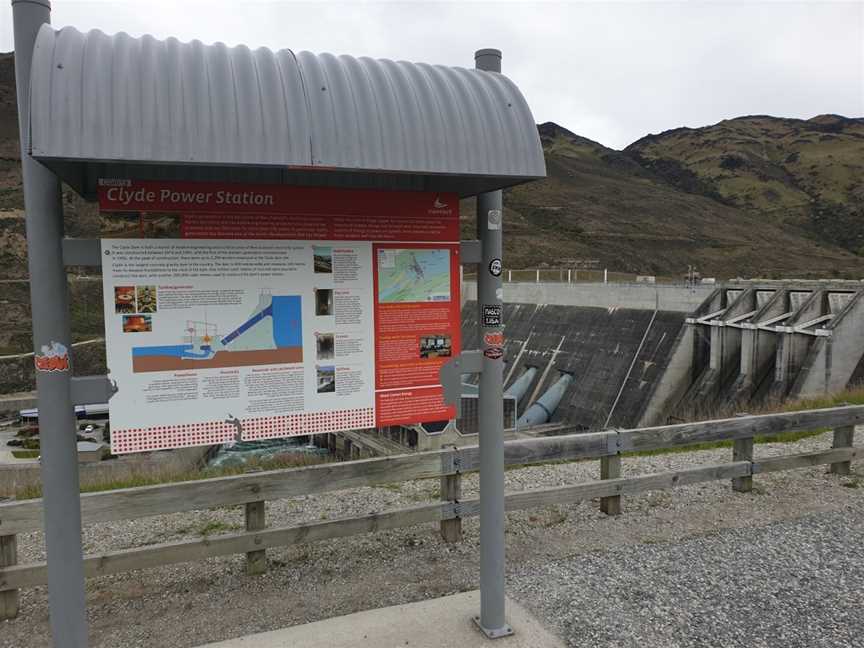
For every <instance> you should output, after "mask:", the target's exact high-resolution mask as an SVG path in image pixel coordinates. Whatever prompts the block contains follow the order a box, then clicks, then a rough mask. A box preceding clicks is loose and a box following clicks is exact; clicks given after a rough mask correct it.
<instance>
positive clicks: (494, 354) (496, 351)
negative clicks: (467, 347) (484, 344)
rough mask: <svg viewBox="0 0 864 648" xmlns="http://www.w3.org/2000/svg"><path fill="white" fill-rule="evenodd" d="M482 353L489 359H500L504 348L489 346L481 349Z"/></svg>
mask: <svg viewBox="0 0 864 648" xmlns="http://www.w3.org/2000/svg"><path fill="white" fill-rule="evenodd" d="M483 355H484V356H486V357H487V358H489V359H490V360H500V359H501V358H503V357H504V349H502V348H501V347H489V348H488V349H484V350H483Z"/></svg>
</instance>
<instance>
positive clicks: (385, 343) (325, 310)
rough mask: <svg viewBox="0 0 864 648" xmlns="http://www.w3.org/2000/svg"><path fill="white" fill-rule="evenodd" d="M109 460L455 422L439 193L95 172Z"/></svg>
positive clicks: (450, 269)
mask: <svg viewBox="0 0 864 648" xmlns="http://www.w3.org/2000/svg"><path fill="white" fill-rule="evenodd" d="M99 204H100V209H101V211H102V214H103V239H102V253H103V255H104V256H103V266H102V268H103V275H102V276H103V285H104V291H105V338H106V346H107V353H108V356H107V357H108V368H109V372H110V377H111V378H112V379H113V380H115V381H116V382H117V385H118V388H119V391H118V392H117V394H115V396H114V397H113V398H112V399H111V401H110V403H109V405H110V415H111V430H112V433H111V445H112V451H113V452H115V453H127V452H137V451H143V450H156V449H162V448H176V447H184V446H193V445H204V444H215V443H223V442H226V441H229V440H252V439H267V438H275V437H285V436H292V435H303V434H316V433H321V432H336V431H340V430H350V429H364V428H372V427H377V426H386V425H396V424H410V423H421V422H427V421H440V420H446V419H450V418H453V416H454V410H453V408H452V407H448V406H446V405H445V404H444V401H443V394H442V388H441V385H440V384H439V378H438V372H439V369H440V367H441V365H442V364H443V363H444V362H446V361H447V360H449V359H450V358H451V357H452V356H453V355H455V354H458V353H459V350H460V339H459V332H460V329H459V312H460V299H459V289H460V283H459V243H458V241H459V201H458V197H457V196H455V195H450V194H435V193H426V192H397V191H371V190H340V189H321V188H307V187H287V186H282V185H277V186H271V185H230V184H212V183H170V182H133V181H128V180H102V181H100V187H99Z"/></svg>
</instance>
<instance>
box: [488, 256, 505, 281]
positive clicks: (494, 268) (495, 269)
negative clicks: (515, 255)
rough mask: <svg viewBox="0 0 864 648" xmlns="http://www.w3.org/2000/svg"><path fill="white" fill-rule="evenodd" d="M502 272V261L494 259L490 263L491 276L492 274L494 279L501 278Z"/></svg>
mask: <svg viewBox="0 0 864 648" xmlns="http://www.w3.org/2000/svg"><path fill="white" fill-rule="evenodd" d="M501 270H502V265H501V259H492V260H491V261H490V262H489V274H491V275H492V276H493V277H500V276H501Z"/></svg>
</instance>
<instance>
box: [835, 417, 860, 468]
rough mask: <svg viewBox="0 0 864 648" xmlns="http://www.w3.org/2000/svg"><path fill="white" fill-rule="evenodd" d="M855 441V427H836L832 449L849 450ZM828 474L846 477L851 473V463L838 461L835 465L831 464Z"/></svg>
mask: <svg viewBox="0 0 864 648" xmlns="http://www.w3.org/2000/svg"><path fill="white" fill-rule="evenodd" d="M854 440H855V426H854V425H846V426H844V427H838V428H837V429H835V430H834V443H832V444H831V447H832V448H851V447H852V446H853V445H854ZM830 472H832V473H833V474H835V475H848V474H849V473H850V472H852V462H851V461H838V462H837V463H832V464H831V469H830Z"/></svg>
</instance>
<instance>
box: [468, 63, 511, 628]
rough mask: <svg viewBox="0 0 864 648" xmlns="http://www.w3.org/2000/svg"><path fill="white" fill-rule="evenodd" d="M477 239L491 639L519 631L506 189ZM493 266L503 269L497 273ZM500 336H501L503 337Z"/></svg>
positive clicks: (486, 203) (484, 215) (489, 208)
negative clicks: (512, 565) (514, 612)
mask: <svg viewBox="0 0 864 648" xmlns="http://www.w3.org/2000/svg"><path fill="white" fill-rule="evenodd" d="M474 63H475V67H476V68H477V69H478V70H483V71H486V72H490V73H500V72H501V51H500V50H497V49H481V50H478V51H477V52H475V54H474ZM476 211H477V238H478V239H479V240H480V247H481V257H482V259H481V262H480V264H479V265H478V266H477V307H478V309H479V311H478V322H477V326H478V329H479V330H478V333H479V336H478V337H479V340H480V343H481V349H482V351H483V357H482V363H483V364H482V368H481V372H480V385H479V394H478V417H479V426H478V427H479V432H480V434H479V436H480V615H479V616H475V617H474V622H475V623H476V624H477V626H478V627H479V628H480V631H481V632H483V634H484V635H486V637H487V638H488V639H498V638H500V637H506V636H509V635H512V634H513V628H511V627H510V626H509V625H508V624H507V622H506V619H505V606H506V596H505V587H504V580H505V567H506V560H505V556H504V546H505V539H504V522H505V518H504V407H503V393H504V359H503V353H502V352H501V347H495V346H492V345H490V344H489V343H488V342H487V341H486V340H485V339H484V338H485V336H486V334H488V333H501V332H502V329H503V324H504V322H503V321H502V318H501V317H499V318H498V323H497V325H494V324H493V325H491V326H486V325H485V324H486V322H484V316H483V314H484V309H486V308H487V307H492V310H493V311H494V310H497V311H498V312H499V313H502V311H503V288H502V280H501V271H500V266H501V257H502V236H501V232H502V225H503V224H502V213H503V192H502V191H501V190H498V191H490V192H487V193H481V194H480V195H478V196H477V210H476ZM493 268H496V269H497V271H494V272H493ZM499 337H500V336H499Z"/></svg>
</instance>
